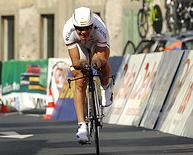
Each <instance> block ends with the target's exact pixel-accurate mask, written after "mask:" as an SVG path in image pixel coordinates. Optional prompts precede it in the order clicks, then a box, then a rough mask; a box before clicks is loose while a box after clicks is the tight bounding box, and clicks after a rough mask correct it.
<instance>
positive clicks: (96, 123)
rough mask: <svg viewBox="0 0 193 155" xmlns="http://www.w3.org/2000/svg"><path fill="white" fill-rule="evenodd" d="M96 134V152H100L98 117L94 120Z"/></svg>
mask: <svg viewBox="0 0 193 155" xmlns="http://www.w3.org/2000/svg"><path fill="white" fill-rule="evenodd" d="M94 126H95V127H94V136H95V147H96V154H97V155H98V154H100V149H99V122H98V119H95V120H94Z"/></svg>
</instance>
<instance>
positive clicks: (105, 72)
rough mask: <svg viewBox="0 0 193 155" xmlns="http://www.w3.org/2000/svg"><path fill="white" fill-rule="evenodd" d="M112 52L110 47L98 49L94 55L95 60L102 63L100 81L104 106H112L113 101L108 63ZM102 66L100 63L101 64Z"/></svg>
mask: <svg viewBox="0 0 193 155" xmlns="http://www.w3.org/2000/svg"><path fill="white" fill-rule="evenodd" d="M109 53H110V50H109V48H108V47H103V48H100V47H99V48H96V49H95V51H94V54H93V59H96V60H99V61H101V66H102V67H101V68H100V69H99V72H100V74H101V77H100V80H101V85H102V87H103V89H102V90H101V92H102V96H103V97H102V106H105V107H106V106H110V105H111V104H112V100H113V93H112V89H111V87H110V85H109V76H110V65H109V63H108V58H109ZM99 64H100V63H99Z"/></svg>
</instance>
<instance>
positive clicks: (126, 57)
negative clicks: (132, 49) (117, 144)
mask: <svg viewBox="0 0 193 155" xmlns="http://www.w3.org/2000/svg"><path fill="white" fill-rule="evenodd" d="M130 57H131V55H130V54H125V55H124V57H123V59H122V62H121V65H120V67H119V69H118V72H117V75H116V77H115V85H114V86H113V96H114V97H113V104H112V106H110V107H107V108H105V109H104V114H105V117H104V119H103V121H104V122H106V123H110V122H109V119H110V116H111V112H112V107H113V105H114V103H115V96H117V93H118V92H119V89H120V85H121V82H122V80H123V77H124V75H125V72H126V69H127V65H128V62H129V59H130ZM103 97H104V96H103Z"/></svg>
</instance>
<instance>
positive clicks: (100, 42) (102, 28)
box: [95, 15, 110, 47]
mask: <svg viewBox="0 0 193 155" xmlns="http://www.w3.org/2000/svg"><path fill="white" fill-rule="evenodd" d="M95 24H96V25H95V30H96V36H97V46H99V47H106V46H107V47H109V46H110V45H109V33H108V30H107V27H106V25H105V24H104V22H103V21H102V20H101V18H100V17H99V16H97V15H95Z"/></svg>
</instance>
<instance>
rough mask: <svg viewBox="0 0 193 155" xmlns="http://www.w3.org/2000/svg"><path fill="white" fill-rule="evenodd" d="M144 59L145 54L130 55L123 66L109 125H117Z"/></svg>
mask: <svg viewBox="0 0 193 155" xmlns="http://www.w3.org/2000/svg"><path fill="white" fill-rule="evenodd" d="M144 58H145V54H138V55H132V56H131V57H130V59H129V62H127V63H126V64H125V72H124V74H123V76H122V78H121V80H120V81H121V82H120V83H119V89H118V92H117V93H116V95H114V100H113V105H112V108H111V114H110V119H109V123H117V121H118V119H119V117H120V115H121V113H122V111H123V109H124V107H125V103H126V101H127V97H128V96H129V95H130V93H131V90H132V88H133V85H134V83H135V80H136V78H137V75H138V72H139V70H140V68H141V64H142V62H143V60H144Z"/></svg>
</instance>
